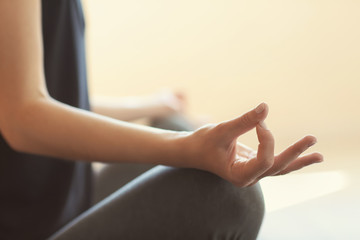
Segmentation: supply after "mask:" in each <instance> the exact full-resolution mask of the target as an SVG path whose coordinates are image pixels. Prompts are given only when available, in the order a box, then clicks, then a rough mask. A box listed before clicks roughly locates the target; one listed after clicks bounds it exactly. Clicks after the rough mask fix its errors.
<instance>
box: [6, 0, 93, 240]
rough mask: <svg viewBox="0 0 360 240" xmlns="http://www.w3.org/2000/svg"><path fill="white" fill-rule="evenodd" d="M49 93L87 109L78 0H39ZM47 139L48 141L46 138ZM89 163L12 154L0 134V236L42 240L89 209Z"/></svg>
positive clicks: (81, 23)
mask: <svg viewBox="0 0 360 240" xmlns="http://www.w3.org/2000/svg"><path fill="white" fill-rule="evenodd" d="M42 24H43V43H44V68H45V77H46V83H47V87H48V91H49V93H50V95H51V96H52V97H53V98H55V99H57V100H59V101H61V102H63V103H66V104H69V105H71V106H74V107H78V108H82V109H86V110H89V100H88V92H87V81H86V62H85V48H84V18H83V12H82V8H81V3H80V0H43V1H42ZM49 141H51V139H49ZM90 196H91V167H90V164H89V163H84V162H80V161H79V162H74V161H68V160H63V159H54V158H49V157H42V156H36V155H29V154H23V153H19V152H15V151H14V150H12V149H11V148H10V147H9V145H8V144H7V143H6V141H5V140H4V138H3V137H2V136H1V135H0V239H44V238H46V237H49V236H50V235H51V234H52V233H54V232H55V231H56V230H58V229H59V228H60V227H61V226H63V225H64V224H66V223H67V222H69V221H70V220H71V219H73V218H74V217H76V216H78V215H79V214H80V213H81V212H83V211H84V210H86V209H87V208H89V206H90V200H91V199H90Z"/></svg>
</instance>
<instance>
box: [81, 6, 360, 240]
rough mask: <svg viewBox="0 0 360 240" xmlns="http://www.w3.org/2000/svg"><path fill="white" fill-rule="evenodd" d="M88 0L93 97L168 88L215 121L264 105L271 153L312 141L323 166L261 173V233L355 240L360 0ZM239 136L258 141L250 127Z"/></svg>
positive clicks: (359, 232)
mask: <svg viewBox="0 0 360 240" xmlns="http://www.w3.org/2000/svg"><path fill="white" fill-rule="evenodd" d="M83 4H84V8H85V13H86V18H87V48H88V67H89V68H88V69H89V80H90V86H89V87H90V92H91V94H92V95H94V96H107V97H119V96H131V95H144V94H151V93H154V92H158V91H159V90H161V89H163V88H164V87H168V88H171V89H175V90H181V91H184V92H185V93H186V94H187V97H188V102H189V104H188V111H189V114H190V115H193V116H197V115H207V116H209V117H210V119H211V121H212V122H217V121H222V120H227V119H229V118H233V117H236V116H238V115H239V114H242V113H243V112H245V111H247V110H249V109H251V108H253V107H255V106H256V105H257V104H258V103H260V102H262V101H265V102H267V103H268V104H269V106H270V114H269V116H268V120H267V125H268V126H269V128H271V130H272V131H273V133H274V135H275V137H276V140H277V146H276V149H277V152H278V151H281V150H282V149H283V148H284V147H286V146H287V145H288V144H290V143H292V142H293V141H295V140H296V139H298V138H300V137H302V136H303V135H305V134H309V133H311V134H313V135H315V136H317V138H318V144H317V146H316V147H314V150H315V151H319V152H321V153H323V155H324V156H325V162H324V163H322V164H318V165H316V166H311V167H309V168H307V169H304V170H303V171H301V172H298V173H293V174H290V175H288V176H283V177H278V178H269V179H264V180H262V185H263V190H264V194H265V199H266V204H267V211H268V213H267V215H266V218H265V222H264V225H263V228H262V230H261V234H260V237H259V239H264V240H266V239H269V240H271V239H277V240H279V239H360V229H359V228H358V226H357V225H358V221H359V218H360V206H359V204H360V191H359V190H360V187H358V186H359V184H360V176H359V169H360V159H359V156H360V148H359V141H360V113H359V111H360V107H359V106H358V104H359V103H360V93H359V91H360V44H359V43H360V14H359V13H360V1H356V0H341V1H340V0H327V1H325V0H317V1H313V0H293V1H288V0H272V1H265V0H255V1H235V0H227V1H214V0H182V1H175V0H132V1H124V0H103V1H96V0H84V1H83ZM241 140H242V141H243V142H244V143H246V144H248V145H250V146H251V147H255V148H256V146H257V143H256V137H255V134H254V132H252V133H249V134H247V135H246V136H244V137H242V138H241Z"/></svg>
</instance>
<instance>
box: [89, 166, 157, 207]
mask: <svg viewBox="0 0 360 240" xmlns="http://www.w3.org/2000/svg"><path fill="white" fill-rule="evenodd" d="M154 166H155V165H151V164H135V163H121V164H120V163H119V164H118V163H114V164H104V166H102V167H101V169H100V170H98V171H94V184H93V203H94V204H96V203H98V202H100V201H101V200H103V199H104V198H106V197H107V196H109V195H110V194H111V193H113V192H115V191H116V190H118V189H120V188H121V187H123V186H124V185H125V184H127V183H129V182H130V181H132V180H133V179H135V178H136V177H138V176H140V175H141V174H143V173H144V172H146V171H148V170H149V169H151V168H153V167H154Z"/></svg>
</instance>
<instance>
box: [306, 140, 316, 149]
mask: <svg viewBox="0 0 360 240" xmlns="http://www.w3.org/2000/svg"><path fill="white" fill-rule="evenodd" d="M315 143H316V141H314V142H312V143H310V144H309V145H308V148H309V147H311V146H314V145H315Z"/></svg>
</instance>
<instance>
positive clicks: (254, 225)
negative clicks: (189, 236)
mask: <svg viewBox="0 0 360 240" xmlns="http://www.w3.org/2000/svg"><path fill="white" fill-rule="evenodd" d="M167 174H168V176H167V179H166V181H167V183H172V184H173V186H174V187H175V188H176V189H174V190H176V192H175V193H172V194H174V195H173V196H174V197H175V198H176V199H174V201H175V202H177V203H180V204H178V208H180V209H179V211H180V212H179V215H182V216H185V219H188V224H189V227H196V229H199V230H200V231H203V232H204V234H205V233H206V234H208V235H211V236H213V239H256V236H257V234H258V231H259V229H260V226H261V223H262V220H263V217H264V210H265V207H264V199H263V195H262V191H261V187H260V185H259V184H256V185H254V186H251V187H246V188H239V187H236V186H234V185H233V184H231V183H229V182H227V181H226V180H224V179H222V178H220V177H218V176H216V175H214V174H212V173H209V172H205V171H200V170H195V169H176V168H171V169H169V171H168V173H167ZM189 219H190V220H189ZM216 236H217V237H216Z"/></svg>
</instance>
